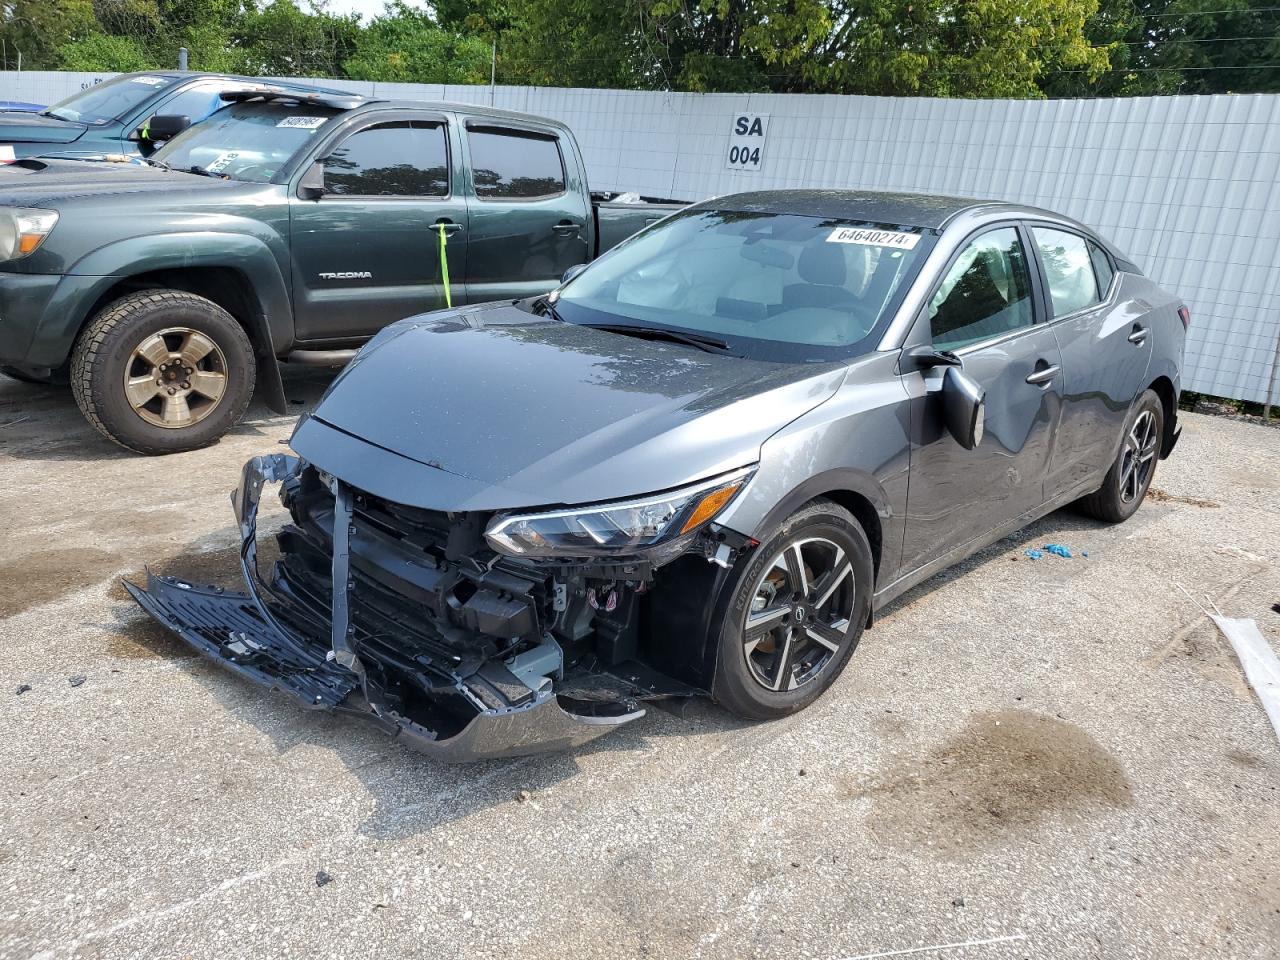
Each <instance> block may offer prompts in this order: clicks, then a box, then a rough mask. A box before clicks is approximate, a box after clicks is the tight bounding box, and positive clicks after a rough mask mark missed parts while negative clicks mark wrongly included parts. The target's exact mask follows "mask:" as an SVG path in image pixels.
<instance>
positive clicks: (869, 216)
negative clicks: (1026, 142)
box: [699, 190, 1013, 230]
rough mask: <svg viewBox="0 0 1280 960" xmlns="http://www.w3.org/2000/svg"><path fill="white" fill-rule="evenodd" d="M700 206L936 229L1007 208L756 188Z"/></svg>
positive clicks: (903, 196)
mask: <svg viewBox="0 0 1280 960" xmlns="http://www.w3.org/2000/svg"><path fill="white" fill-rule="evenodd" d="M699 206H701V207H705V208H708V209H715V210H733V211H738V212H741V213H789V214H795V215H796V216H801V217H834V218H837V219H840V220H852V221H855V222H859V223H884V224H894V225H897V226H910V227H925V228H927V229H932V230H937V229H940V228H941V227H943V226H945V225H946V224H947V221H949V220H951V219H952V218H953V217H955V216H956V215H957V214H960V213H963V212H964V211H966V210H971V209H973V208H975V207H992V206H1007V207H1009V208H1010V209H1013V206H1012V204H1004V203H1001V202H999V201H994V200H975V199H973V198H971V197H946V196H937V195H934V194H931V193H881V192H877V191H871V190H757V191H752V192H750V193H732V194H729V195H727V196H723V197H715V198H714V199H711V200H707V201H704V202H703V203H701V204H699Z"/></svg>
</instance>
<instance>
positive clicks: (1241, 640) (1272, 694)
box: [1209, 613, 1280, 737]
mask: <svg viewBox="0 0 1280 960" xmlns="http://www.w3.org/2000/svg"><path fill="white" fill-rule="evenodd" d="M1209 619H1210V620H1212V621H1213V622H1214V623H1216V624H1217V625H1218V629H1219V630H1221V631H1222V634H1223V636H1225V637H1226V638H1227V639H1228V640H1230V641H1231V646H1232V647H1233V648H1234V649H1235V651H1236V656H1237V657H1239V658H1240V665H1241V666H1242V667H1244V675H1245V676H1246V677H1247V678H1248V680H1249V685H1250V686H1251V687H1253V691H1254V693H1256V694H1257V695H1258V699H1259V700H1261V701H1262V709H1263V710H1265V711H1267V716H1268V717H1270V718H1271V726H1273V727H1275V731H1276V736H1278V737H1280V657H1277V656H1276V654H1275V651H1274V650H1272V649H1271V645H1270V644H1268V643H1267V638H1266V637H1264V636H1263V635H1262V631H1261V630H1259V629H1258V624H1257V622H1255V621H1253V620H1237V619H1235V618H1233V617H1220V616H1215V615H1214V614H1212V613H1211V614H1209Z"/></svg>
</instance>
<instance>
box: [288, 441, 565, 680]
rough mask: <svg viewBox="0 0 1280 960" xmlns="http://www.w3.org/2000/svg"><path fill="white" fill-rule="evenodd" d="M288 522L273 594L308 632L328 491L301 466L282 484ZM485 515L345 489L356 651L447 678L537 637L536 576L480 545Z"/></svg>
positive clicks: (320, 596) (323, 629) (326, 593)
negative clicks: (404, 662)
mask: <svg viewBox="0 0 1280 960" xmlns="http://www.w3.org/2000/svg"><path fill="white" fill-rule="evenodd" d="M284 500H285V505H286V506H287V507H288V508H289V510H290V513H291V515H292V517H293V521H294V522H293V524H291V525H288V526H286V527H285V528H284V529H283V530H282V531H281V532H280V534H279V535H278V539H279V541H280V547H281V552H282V559H281V560H280V562H279V563H278V564H277V566H276V578H275V579H276V587H277V592H278V593H279V594H280V595H281V596H282V597H283V598H284V599H287V600H289V601H291V602H290V603H289V606H290V607H291V608H294V609H293V611H292V612H293V613H294V614H295V615H300V616H302V617H304V618H305V619H306V620H307V621H308V626H309V627H310V629H309V631H308V632H310V633H315V634H318V635H319V636H327V635H328V631H329V626H330V624H331V622H332V602H333V584H332V562H333V518H334V498H333V494H332V493H331V492H330V490H329V489H328V487H327V486H326V484H325V482H324V480H323V479H322V478H321V477H320V475H319V474H318V473H317V472H316V470H315V469H314V468H312V467H310V466H308V467H305V468H304V469H303V471H302V472H301V474H300V475H299V477H298V482H297V483H296V484H293V485H289V486H287V487H286V488H285V490H284ZM487 519H488V518H487V517H486V516H484V515H479V514H445V513H441V512H438V511H432V510H423V509H419V508H414V507H407V506H404V505H401V504H395V503H391V502H389V501H386V500H382V499H380V498H378V497H374V496H372V495H370V494H367V493H365V492H363V491H360V490H352V532H351V537H350V543H351V563H350V567H351V577H350V583H351V584H352V586H351V587H350V589H349V590H348V599H349V602H350V605H351V625H352V627H353V628H354V631H355V632H354V636H353V639H354V640H355V642H356V643H357V645H359V646H360V647H361V648H362V649H371V650H377V651H386V652H387V653H388V654H389V655H391V656H393V657H394V659H397V660H408V661H409V662H412V663H414V664H417V665H418V666H419V667H420V668H423V669H426V670H428V671H430V672H434V673H437V674H438V675H440V674H442V675H441V677H440V679H441V680H444V679H445V677H446V676H449V675H452V676H453V677H455V678H456V676H457V675H458V674H459V673H460V672H461V673H468V672H470V669H468V668H469V667H473V666H478V664H479V663H481V662H483V661H486V660H489V659H491V658H494V657H497V656H499V655H506V654H508V653H514V652H518V651H519V650H520V649H522V648H523V647H524V646H527V645H528V644H529V643H531V642H538V641H539V640H540V639H541V637H542V636H543V633H544V631H545V629H546V625H547V623H548V618H549V617H550V616H551V611H550V593H549V590H548V587H547V584H546V582H545V577H543V576H540V575H537V574H532V573H530V574H526V573H525V572H524V571H522V570H519V569H511V568H509V567H507V566H504V565H503V564H502V563H501V562H495V561H496V557H495V555H494V554H492V552H490V551H489V550H488V548H487V546H485V544H484V540H483V530H484V523H485V522H486V521H487Z"/></svg>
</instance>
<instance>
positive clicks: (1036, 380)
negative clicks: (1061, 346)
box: [1027, 360, 1062, 387]
mask: <svg viewBox="0 0 1280 960" xmlns="http://www.w3.org/2000/svg"><path fill="white" fill-rule="evenodd" d="M1041 364H1044V361H1043V360H1037V361H1036V370H1035V373H1032V374H1029V375H1028V376H1027V383H1032V384H1035V385H1036V386H1037V387H1041V386H1044V385H1046V384H1047V383H1049V381H1050V380H1052V379H1053V378H1054V377H1056V376H1057V375H1058V371H1059V370H1061V369H1062V368H1061V367H1059V366H1058V365H1057V364H1056V363H1055V364H1053V366H1049V365H1047V364H1045V365H1044V366H1041Z"/></svg>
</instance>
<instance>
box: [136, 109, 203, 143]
mask: <svg viewBox="0 0 1280 960" xmlns="http://www.w3.org/2000/svg"><path fill="white" fill-rule="evenodd" d="M189 126H191V118H190V117H188V116H186V115H185V114H173V113H157V114H156V115H155V116H154V117H152V118H151V119H150V120H148V121H147V122H146V123H144V124H143V125H142V126H141V127H140V128H139V129H138V136H139V138H141V139H145V140H150V141H151V142H152V143H163V142H164V141H165V140H172V139H173V138H174V137H176V136H177V135H178V134H180V133H181V132H182V131H183V130H185V129H187V127H189Z"/></svg>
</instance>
